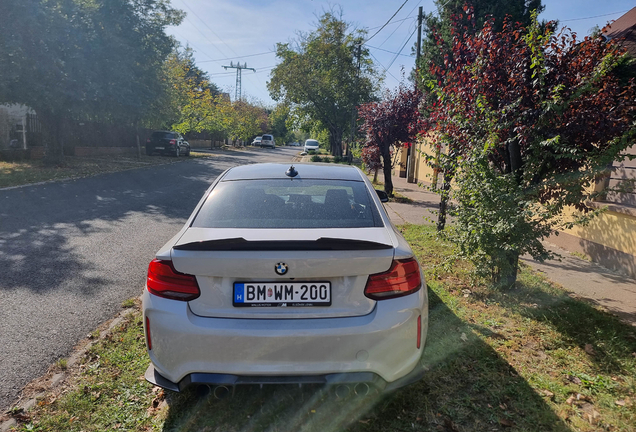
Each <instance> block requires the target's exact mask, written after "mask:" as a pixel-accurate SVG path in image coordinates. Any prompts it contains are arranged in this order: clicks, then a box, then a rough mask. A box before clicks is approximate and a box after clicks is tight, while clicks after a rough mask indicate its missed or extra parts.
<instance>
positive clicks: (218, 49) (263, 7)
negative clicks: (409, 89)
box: [167, 0, 635, 106]
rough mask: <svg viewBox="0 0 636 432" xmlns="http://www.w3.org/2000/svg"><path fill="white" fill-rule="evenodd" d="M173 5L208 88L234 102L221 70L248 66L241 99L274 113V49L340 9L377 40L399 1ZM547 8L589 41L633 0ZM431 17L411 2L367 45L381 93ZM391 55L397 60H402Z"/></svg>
mask: <svg viewBox="0 0 636 432" xmlns="http://www.w3.org/2000/svg"><path fill="white" fill-rule="evenodd" d="M171 3H172V5H173V6H174V7H175V8H177V9H181V10H183V11H185V12H186V14H187V16H186V19H185V20H184V21H183V23H182V24H181V25H180V26H178V27H170V28H168V30H167V31H168V33H169V34H172V35H173V36H175V37H176V38H177V40H179V41H180V42H181V43H182V44H184V45H185V44H189V45H190V46H191V47H192V48H193V49H194V51H195V59H196V63H197V65H198V66H199V67H200V68H201V69H203V70H204V71H206V72H208V74H209V75H210V79H211V81H213V82H214V83H215V84H217V85H218V86H219V87H220V88H221V89H222V90H223V91H226V92H229V93H230V94H231V95H232V98H234V91H235V81H236V71H235V70H233V69H232V70H227V71H226V70H225V69H223V67H222V66H223V65H229V64H230V62H234V63H236V62H240V63H241V64H243V63H247V66H248V67H251V68H255V69H256V72H252V71H248V70H245V71H243V73H242V74H243V79H242V93H243V96H244V97H245V98H247V99H248V100H252V101H259V102H261V103H263V104H265V105H271V106H273V105H274V104H275V102H274V101H273V100H272V99H271V98H270V97H269V92H268V91H267V87H266V85H267V80H268V79H269V73H270V71H271V69H272V68H273V67H274V66H275V65H276V64H277V63H278V60H277V58H276V55H275V54H274V53H273V52H272V51H274V50H275V47H276V43H277V42H288V41H290V40H292V39H294V38H295V37H296V34H297V32H298V31H300V32H310V31H312V30H313V29H314V28H315V24H316V21H317V17H318V16H319V15H320V14H321V13H322V12H323V11H324V10H328V9H330V8H331V7H334V6H335V7H339V8H341V9H342V13H343V19H344V20H345V21H347V22H348V23H350V24H351V26H352V27H353V28H367V29H374V30H372V31H371V32H370V35H371V34H373V33H375V31H376V30H377V29H379V27H381V26H382V25H383V24H384V23H386V21H387V20H388V19H389V18H390V17H391V15H393V14H394V13H395V11H396V10H397V9H398V8H399V7H400V5H402V3H403V0H394V1H382V0H375V1H373V0H366V1H365V0H341V1H340V2H335V1H323V0H274V1H268V0H262V1H258V0H171ZM543 4H544V5H545V6H546V8H545V11H544V12H543V13H542V14H541V15H540V19H545V20H555V19H558V20H559V21H560V22H561V25H567V26H568V27H570V28H571V29H572V30H574V31H575V32H577V34H578V35H579V37H582V36H585V35H587V34H589V32H590V30H591V29H592V28H594V26H596V25H598V26H600V27H603V26H604V25H605V24H606V23H607V22H608V21H609V20H613V19H617V18H618V17H620V16H621V15H622V14H623V13H624V12H626V11H628V10H629V9H631V8H633V7H634V6H635V4H634V2H633V0H632V1H628V0H606V1H601V2H599V1H598V0H596V1H593V0H578V1H575V0H543ZM418 6H423V8H424V11H425V12H431V11H435V10H436V9H435V6H434V4H433V1H432V0H409V1H407V2H406V4H405V5H404V6H403V7H402V9H401V10H400V11H399V12H398V13H397V15H396V16H395V18H393V20H392V22H391V23H390V24H388V25H387V26H386V27H385V28H384V29H382V31H381V32H379V33H378V34H377V35H376V36H375V37H373V39H371V40H370V41H369V42H368V43H367V45H368V46H369V50H370V52H371V54H372V55H373V58H374V61H375V62H376V64H377V65H378V68H379V69H380V70H381V71H384V70H385V68H386V73H385V80H384V86H385V87H389V88H393V87H396V86H397V84H398V82H399V81H398V80H399V79H400V78H401V76H402V73H401V70H402V68H404V70H405V73H406V74H407V75H408V73H409V72H410V70H411V69H412V67H413V63H414V58H413V57H411V56H410V54H411V47H412V46H413V44H414V43H415V40H416V35H415V34H414V30H415V28H416V26H417V9H418ZM396 53H400V54H399V55H398V54H396Z"/></svg>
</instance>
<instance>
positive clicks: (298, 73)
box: [267, 12, 379, 156]
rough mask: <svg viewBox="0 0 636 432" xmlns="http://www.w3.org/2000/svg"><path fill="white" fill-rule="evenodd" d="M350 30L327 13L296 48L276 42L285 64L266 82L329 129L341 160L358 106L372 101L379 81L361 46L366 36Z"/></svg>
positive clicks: (333, 150) (278, 97)
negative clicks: (353, 114) (345, 140)
mask: <svg viewBox="0 0 636 432" xmlns="http://www.w3.org/2000/svg"><path fill="white" fill-rule="evenodd" d="M348 28H349V26H348V24H347V23H345V22H344V21H342V20H341V19H339V18H337V17H336V16H335V15H334V12H326V13H324V14H323V15H322V16H321V17H320V20H319V23H318V27H317V28H316V30H315V31H313V32H311V33H309V34H299V38H298V40H297V41H296V42H295V46H294V47H292V45H291V44H289V43H286V44H282V43H279V44H277V48H276V55H277V56H278V57H279V58H280V59H281V60H282V62H281V63H280V64H279V65H278V66H276V68H274V69H273V70H272V78H271V80H270V81H269V82H268V83H267V87H268V89H269V92H270V95H271V97H272V99H274V100H276V101H282V102H284V103H286V104H288V105H289V106H290V107H291V108H292V109H293V110H297V111H302V114H304V115H306V116H308V117H310V118H311V119H312V120H314V121H318V122H320V123H321V124H322V125H323V127H324V128H326V129H328V130H329V142H330V146H331V153H332V154H333V155H340V156H341V155H342V138H343V135H344V134H345V133H346V132H347V131H348V130H349V128H350V127H351V126H350V123H351V115H352V112H353V109H354V107H356V105H357V104H358V103H364V102H369V101H371V100H373V95H374V93H375V92H376V90H377V85H378V83H379V80H378V78H377V73H376V71H375V69H374V68H373V63H372V62H371V60H370V58H369V53H368V50H367V49H366V48H364V47H363V46H362V42H363V39H362V37H363V35H364V33H363V32H360V31H356V32H353V33H350V32H348ZM358 53H359V55H358ZM356 57H358V58H359V64H360V69H358V59H357V58H356ZM302 114H301V115H299V116H300V117H302Z"/></svg>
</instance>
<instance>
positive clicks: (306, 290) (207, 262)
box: [143, 164, 428, 391]
mask: <svg viewBox="0 0 636 432" xmlns="http://www.w3.org/2000/svg"><path fill="white" fill-rule="evenodd" d="M383 194H384V193H383V192H381V193H376V191H374V189H373V187H372V185H371V183H370V182H369V180H368V179H367V177H366V176H365V175H364V173H363V172H362V171H360V170H359V169H358V168H355V167H351V166H346V165H344V166H343V165H338V166H334V165H326V164H325V165H321V164H299V165H297V166H296V167H290V166H289V165H283V164H256V165H246V166H240V167H235V168H231V169H229V170H227V171H225V172H224V173H223V174H221V175H220V176H219V177H218V178H217V179H216V180H215V181H214V183H213V184H212V186H210V188H209V189H208V190H207V192H206V193H205V195H204V196H203V198H202V199H201V201H200V202H199V204H198V205H197V206H196V208H195V209H194V212H193V213H192V215H191V216H190V218H189V219H188V221H187V223H186V224H185V226H184V227H183V228H182V229H181V231H179V233H178V234H177V235H175V236H174V237H173V238H172V239H171V240H170V241H169V242H168V243H167V244H166V245H165V246H164V247H162V248H161V250H159V252H157V254H156V258H155V259H154V260H153V261H152V262H151V263H150V265H149V268H148V278H147V284H146V288H145V290H144V294H143V315H144V331H145V335H146V344H147V348H148V354H149V356H150V360H151V364H150V366H149V367H148V370H147V371H146V375H145V376H146V379H147V380H148V381H150V382H151V383H153V384H155V385H158V386H161V387H163V388H166V389H169V390H173V391H181V390H183V389H184V388H186V387H187V386H189V385H196V384H202V385H208V386H234V385H239V384H290V383H294V384H303V383H322V384H325V385H332V384H338V385H347V386H356V385H357V384H358V383H364V384H362V385H364V386H365V387H366V386H368V387H375V388H376V389H378V390H380V391H381V390H385V391H389V390H392V389H395V388H398V387H401V386H404V385H407V384H409V383H412V382H414V381H417V380H419V379H420V378H421V377H422V376H423V369H422V367H421V356H422V351H423V349H424V343H425V341H426V333H427V328H428V299H427V294H426V284H425V282H424V278H423V275H422V272H421V270H420V266H419V264H418V262H417V260H416V259H415V257H414V255H413V251H412V250H411V248H410V247H409V245H408V243H407V242H406V241H405V240H404V238H403V237H402V235H401V234H400V232H399V231H397V230H396V229H395V227H394V226H393V225H392V224H391V222H390V220H389V218H388V216H387V214H386V212H385V210H384V207H383V205H382V202H381V196H382V198H385V197H386V195H385V194H384V195H383ZM368 387H367V388H368Z"/></svg>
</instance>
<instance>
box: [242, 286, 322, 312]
mask: <svg viewBox="0 0 636 432" xmlns="http://www.w3.org/2000/svg"><path fill="white" fill-rule="evenodd" d="M233 304H234V306H236V307H292V306H293V307H306V306H331V282H291V283H279V282H235V283H234V298H233Z"/></svg>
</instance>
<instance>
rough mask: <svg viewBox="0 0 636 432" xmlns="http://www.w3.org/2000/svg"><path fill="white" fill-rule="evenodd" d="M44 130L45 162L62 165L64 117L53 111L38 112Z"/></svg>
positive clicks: (42, 110)
mask: <svg viewBox="0 0 636 432" xmlns="http://www.w3.org/2000/svg"><path fill="white" fill-rule="evenodd" d="M36 112H37V114H38V119H39V120H40V124H41V125H42V129H43V132H44V133H43V138H44V146H45V149H46V151H45V154H44V162H45V163H46V164H48V165H60V164H62V163H63V162H64V144H63V138H62V121H63V119H62V116H60V115H58V114H55V113H53V112H51V111H48V110H44V109H40V110H37V111H36Z"/></svg>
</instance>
